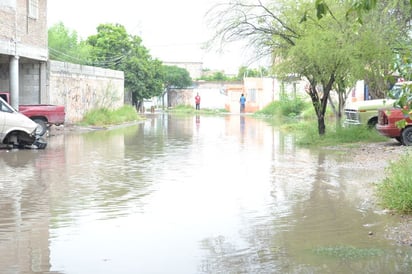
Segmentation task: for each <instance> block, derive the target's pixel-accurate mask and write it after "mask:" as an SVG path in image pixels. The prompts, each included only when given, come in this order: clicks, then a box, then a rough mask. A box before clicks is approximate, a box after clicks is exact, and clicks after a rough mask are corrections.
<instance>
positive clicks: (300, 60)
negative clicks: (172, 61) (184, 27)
mask: <svg viewBox="0 0 412 274" xmlns="http://www.w3.org/2000/svg"><path fill="white" fill-rule="evenodd" d="M311 5H312V2H311V1H300V2H299V3H296V2H294V1H288V0H285V1H277V2H276V3H274V2H270V3H268V4H264V3H263V2H262V1H261V0H256V1H240V0H238V1H235V2H232V3H231V4H230V5H229V6H224V7H223V8H222V6H215V7H214V9H213V11H215V12H214V13H211V14H212V16H211V17H212V18H214V21H213V20H212V23H213V24H214V26H215V28H216V29H217V31H216V36H215V37H214V38H213V39H214V40H217V41H220V42H231V41H235V40H239V39H247V40H248V41H249V44H252V45H254V46H255V48H256V49H257V51H258V52H260V54H270V55H271V56H272V60H273V66H274V70H275V72H277V73H278V75H284V76H287V75H290V74H293V75H296V74H297V75H299V76H302V77H304V78H305V79H307V80H308V83H309V85H308V88H307V93H308V94H309V96H310V98H311V101H312V105H313V107H314V109H315V113H316V116H317V121H318V132H319V134H320V135H323V134H324V133H325V130H326V128H325V112H326V107H327V104H328V100H329V94H330V92H331V91H332V89H333V88H334V87H335V89H336V90H338V91H340V92H345V91H346V87H348V86H350V85H351V84H353V82H354V81H355V80H356V79H362V77H361V76H363V74H364V73H365V69H370V67H373V66H376V64H378V65H381V64H385V63H388V62H389V61H388V56H391V55H388V54H387V52H388V50H389V51H390V48H389V46H388V43H387V41H388V38H389V41H392V40H394V39H393V36H390V37H388V36H387V35H388V33H386V32H385V33H377V32H376V31H375V36H372V34H373V33H370V32H368V34H369V36H367V37H369V38H368V39H369V40H365V39H366V38H363V37H361V35H360V33H362V32H363V31H364V29H363V28H362V25H359V24H358V23H356V22H354V21H351V20H346V16H347V14H345V13H344V12H342V10H346V9H347V8H348V5H345V3H344V2H341V1H338V2H337V3H336V2H334V1H331V3H329V4H328V9H329V10H331V9H333V10H334V11H335V13H331V14H332V15H333V16H328V17H324V18H323V19H322V20H316V16H317V15H316V13H315V11H314V10H313V8H312V9H311V8H310V7H311ZM312 7H313V6H312ZM216 11H217V12H216ZM302 15H303V16H302ZM354 30H355V31H354ZM365 33H366V31H365ZM391 33H392V35H394V34H397V33H398V32H397V29H396V28H395V29H394V30H391ZM366 41H368V43H365V42H366ZM376 45H379V47H378V46H376ZM385 45H386V46H385ZM372 53H374V54H375V55H374V57H375V59H374V60H375V61H374V62H371V59H370V54H372ZM344 97H345V96H339V98H340V99H344ZM339 106H340V108H339V109H341V107H342V106H343V102H340V103H339ZM337 116H338V117H339V116H340V115H339V114H338V115H337Z"/></svg>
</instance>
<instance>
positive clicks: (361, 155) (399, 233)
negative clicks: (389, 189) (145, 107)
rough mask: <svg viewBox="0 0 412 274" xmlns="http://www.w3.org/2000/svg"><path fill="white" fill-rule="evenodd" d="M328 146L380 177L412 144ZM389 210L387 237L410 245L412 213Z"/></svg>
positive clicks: (61, 130)
mask: <svg viewBox="0 0 412 274" xmlns="http://www.w3.org/2000/svg"><path fill="white" fill-rule="evenodd" d="M121 126H126V125H120V126H116V127H121ZM105 129H108V128H107V127H81V126H76V125H68V126H58V127H54V126H53V127H51V128H50V131H49V132H48V135H49V136H54V135H59V134H65V133H68V132H87V131H93V130H105ZM326 149H330V150H335V151H336V150H337V151H339V152H343V153H345V155H347V156H348V157H349V158H350V159H351V161H346V162H344V163H342V164H344V165H346V166H348V165H349V166H354V167H357V168H359V167H361V168H363V169H365V170H367V172H373V173H374V175H377V176H378V178H380V179H384V177H385V168H386V167H387V166H388V165H389V164H390V162H391V161H396V160H397V159H399V157H400V156H401V155H403V154H406V153H408V152H409V153H412V146H411V147H406V146H402V145H400V144H399V143H398V142H397V141H395V140H394V139H388V141H385V142H377V143H360V144H351V145H342V146H335V147H329V148H326ZM365 195H367V196H369V197H367V200H370V201H374V202H376V199H375V198H374V190H373V189H371V190H370V191H365ZM386 214H393V215H394V216H395V217H397V218H399V225H398V226H396V227H392V228H389V229H388V231H387V235H386V237H387V238H388V239H390V240H393V241H394V242H396V244H399V245H409V246H412V214H410V215H402V214H398V213H395V212H390V211H387V213H386Z"/></svg>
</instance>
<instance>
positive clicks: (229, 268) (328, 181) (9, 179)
mask: <svg viewBox="0 0 412 274" xmlns="http://www.w3.org/2000/svg"><path fill="white" fill-rule="evenodd" d="M342 161H348V158H347V157H345V155H344V154H342V153H333V152H329V153H325V152H320V151H317V150H309V149H302V148H299V147H297V146H295V143H294V137H293V136H292V135H283V134H282V133H281V132H280V131H279V130H278V129H277V128H276V127H272V126H270V125H268V124H267V123H265V122H264V121H260V120H255V119H253V118H252V117H248V116H239V115H227V116H224V117H211V116H193V117H174V116H168V115H165V114H164V115H163V114H160V115H154V116H150V117H147V120H146V121H145V122H142V123H139V124H137V125H133V126H128V127H122V128H117V129H113V130H102V131H92V132H86V133H80V132H78V133H76V132H71V133H66V134H64V135H57V136H51V137H50V138H49V139H48V147H47V148H46V149H45V150H0V172H1V174H2V176H1V178H0V209H1V211H0V272H1V273H68V274H79V273H85V274H90V273H99V274H101V273H144V274H146V273H156V274H158V273H179V274H185V273H190V274H192V273H376V274H377V273H408V272H411V271H412V264H411V255H412V254H411V249H410V247H402V246H398V245H396V244H394V243H393V242H391V241H389V240H386V238H385V237H384V235H385V232H386V230H387V228H388V226H391V225H394V222H395V221H394V220H392V219H391V218H393V217H391V216H389V215H388V214H383V213H382V212H381V210H380V209H379V208H376V205H374V204H373V203H371V202H370V201H369V200H368V198H367V197H368V195H365V194H364V193H365V192H367V191H370V189H367V188H365V185H366V186H368V185H369V184H368V182H370V183H372V182H373V181H374V180H376V178H377V176H378V175H377V173H376V172H374V171H371V170H364V169H361V168H354V167H351V166H350V165H346V166H345V165H338V164H337V163H340V162H342ZM361 182H362V183H361Z"/></svg>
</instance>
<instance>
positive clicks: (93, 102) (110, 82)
mask: <svg viewBox="0 0 412 274" xmlns="http://www.w3.org/2000/svg"><path fill="white" fill-rule="evenodd" d="M48 83H49V88H48V94H49V98H50V100H49V101H50V103H51V104H55V105H64V106H65V107H66V123H67V124H71V123H75V122H78V121H80V120H81V119H82V118H83V116H84V114H86V113H87V112H88V111H90V110H92V109H96V108H103V107H104V108H108V109H116V108H119V107H121V106H123V105H124V73H123V72H122V71H116V70H109V69H103V68H98V67H91V66H83V65H77V64H71V63H65V62H58V61H49V65H48Z"/></svg>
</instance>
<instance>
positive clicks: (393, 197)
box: [378, 153, 412, 213]
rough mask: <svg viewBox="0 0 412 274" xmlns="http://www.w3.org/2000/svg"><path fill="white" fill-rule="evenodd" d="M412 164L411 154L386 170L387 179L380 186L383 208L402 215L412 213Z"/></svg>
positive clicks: (404, 156) (393, 163) (379, 195)
mask: <svg viewBox="0 0 412 274" xmlns="http://www.w3.org/2000/svg"><path fill="white" fill-rule="evenodd" d="M411 174H412V162H411V158H410V155H409V153H407V154H405V155H403V156H401V158H400V159H399V160H398V161H396V162H392V163H391V164H390V165H389V166H388V167H387V168H386V177H385V179H384V180H383V181H382V182H381V184H379V185H378V197H379V198H380V201H381V204H382V206H383V207H385V208H388V209H392V210H396V211H399V212H402V213H411V212H412V177H411Z"/></svg>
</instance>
